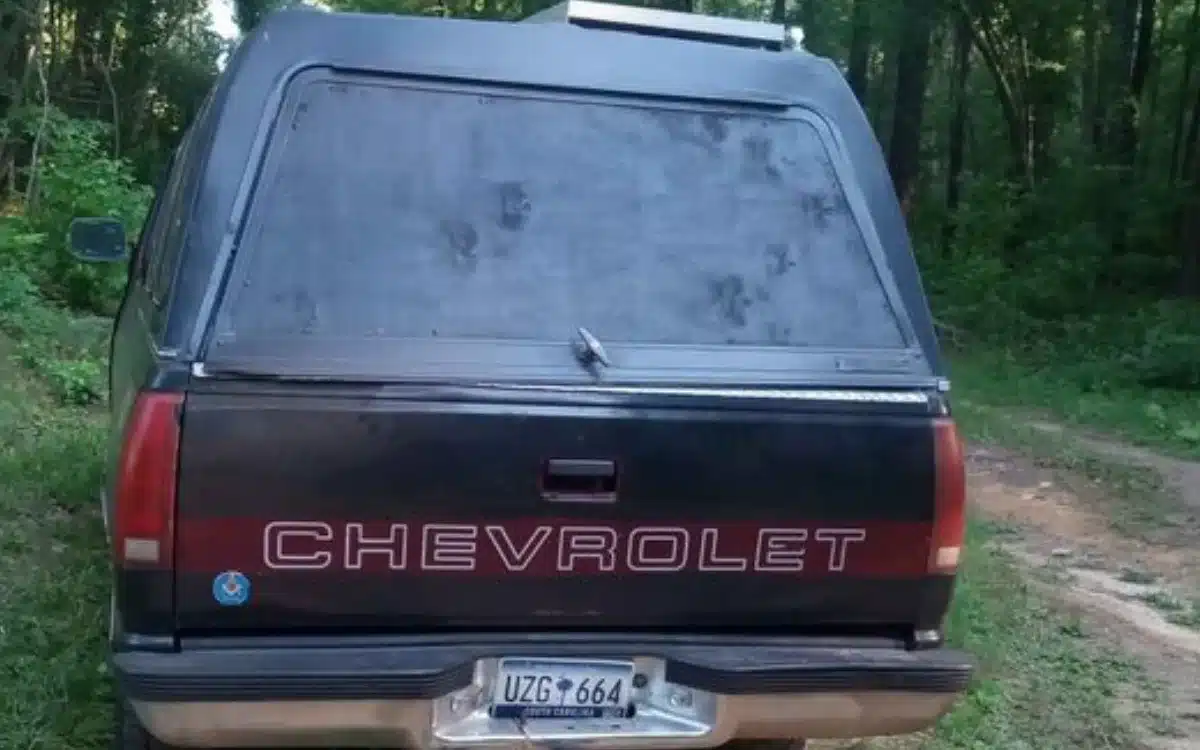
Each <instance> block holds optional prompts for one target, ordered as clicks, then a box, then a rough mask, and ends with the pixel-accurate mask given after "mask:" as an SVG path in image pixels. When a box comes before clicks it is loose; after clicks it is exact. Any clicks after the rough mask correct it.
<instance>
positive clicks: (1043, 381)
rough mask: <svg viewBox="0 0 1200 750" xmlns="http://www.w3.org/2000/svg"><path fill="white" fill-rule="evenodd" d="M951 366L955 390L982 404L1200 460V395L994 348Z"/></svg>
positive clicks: (956, 358)
mask: <svg viewBox="0 0 1200 750" xmlns="http://www.w3.org/2000/svg"><path fill="white" fill-rule="evenodd" d="M951 366H952V377H953V380H954V388H955V392H956V393H965V394H969V397H970V398H972V399H975V400H978V401H979V402H981V403H986V404H988V405H990V406H992V407H998V408H1016V409H1021V410H1024V411H1027V412H1028V411H1034V412H1042V413H1045V414H1048V415H1050V416H1051V417H1053V418H1054V419H1055V420H1057V421H1060V422H1063V423H1066V424H1069V425H1075V426H1079V427H1090V428H1094V429H1100V430H1104V431H1106V432H1110V433H1113V434H1115V435H1119V436H1121V437H1122V438H1124V439H1126V440H1128V441H1129V442H1132V443H1136V444H1139V445H1145V446H1148V447H1152V448H1155V449H1158V450H1161V451H1163V452H1165V453H1170V454H1172V455H1176V456H1179V457H1181V458H1195V459H1200V398H1196V394H1195V393H1194V392H1191V393H1189V392H1187V391H1173V390H1166V389H1147V388H1139V387H1136V386H1132V385H1127V384H1124V383H1123V382H1122V381H1121V380H1120V379H1119V378H1115V377H1114V378H1112V379H1111V380H1108V381H1105V380H1100V379H1087V380H1084V379H1081V378H1080V377H1078V374H1077V373H1076V371H1075V370H1074V369H1072V368H1071V367H1068V366H1065V365H1064V366H1061V367H1058V368H1041V369H1038V370H1033V369H1030V368H1027V367H1023V366H1021V365H1019V364H1016V363H1014V362H1012V361H1011V360H1010V359H1008V358H1007V357H1005V356H1003V355H1001V354H997V353H994V352H976V353H972V354H970V355H959V356H957V357H954V358H953V361H952V362H951ZM1084 383H1087V385H1086V386H1085V385H1084Z"/></svg>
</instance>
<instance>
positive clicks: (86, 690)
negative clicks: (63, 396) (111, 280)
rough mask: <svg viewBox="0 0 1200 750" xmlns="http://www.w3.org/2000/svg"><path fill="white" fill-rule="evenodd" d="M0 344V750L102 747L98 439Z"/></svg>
mask: <svg viewBox="0 0 1200 750" xmlns="http://www.w3.org/2000/svg"><path fill="white" fill-rule="evenodd" d="M7 343H8V342H7V340H6V339H0V434H3V435H4V436H5V439H4V441H3V448H0V519H3V520H2V521H0V611H3V612H4V615H3V622H2V626H0V679H2V680H3V683H4V697H3V699H2V700H0V747H3V748H5V749H6V750H24V749H25V748H38V749H39V750H42V749H45V750H58V749H59V748H61V749H62V750H91V749H92V748H96V750H99V749H100V748H104V747H107V746H108V743H109V742H110V740H109V739H108V736H107V733H108V732H109V731H110V711H109V708H108V706H109V688H108V681H107V679H106V676H105V666H104V633H105V623H106V621H107V611H106V610H107V607H106V604H107V598H108V583H107V572H106V571H107V567H106V556H105V544H104V537H103V529H102V525H101V521H100V516H99V512H98V503H97V501H96V490H97V488H98V487H99V486H100V482H101V456H102V455H103V450H104V443H103V435H104V433H103V430H102V428H101V425H100V423H99V422H98V420H97V417H96V415H95V414H94V413H92V412H89V411H87V410H84V409H80V408H66V407H62V406H59V405H58V404H57V402H56V401H55V400H52V399H51V398H50V397H49V396H48V394H47V392H46V391H45V389H44V388H43V387H41V385H40V384H35V383H32V382H30V380H29V378H28V377H27V376H26V375H25V373H23V372H21V371H20V370H19V369H18V368H16V367H14V366H13V364H12V362H13V359H14V356H13V355H14V354H15V352H14V351H12V350H11V348H10V347H7V346H4V345H5V344H7Z"/></svg>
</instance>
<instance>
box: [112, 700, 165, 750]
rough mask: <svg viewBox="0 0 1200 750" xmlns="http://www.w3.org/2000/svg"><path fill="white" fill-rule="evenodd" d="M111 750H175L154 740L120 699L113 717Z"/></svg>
mask: <svg viewBox="0 0 1200 750" xmlns="http://www.w3.org/2000/svg"><path fill="white" fill-rule="evenodd" d="M112 746H113V750H177V748H175V747H174V746H172V745H167V744H164V743H162V742H159V741H158V740H156V739H155V738H154V737H153V736H152V735H151V734H150V733H149V732H147V731H146V728H145V727H143V726H142V724H141V722H139V721H138V719H137V715H136V714H134V713H133V711H132V710H131V709H130V708H129V706H128V705H127V704H126V703H125V701H123V700H121V699H120V698H118V699H117V701H116V706H115V707H114V716H113V745H112Z"/></svg>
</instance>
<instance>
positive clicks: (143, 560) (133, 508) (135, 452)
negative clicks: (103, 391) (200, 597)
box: [113, 393, 183, 567]
mask: <svg viewBox="0 0 1200 750" xmlns="http://www.w3.org/2000/svg"><path fill="white" fill-rule="evenodd" d="M182 404H183V395H182V394H179V393H142V394H141V395H139V396H138V398H137V401H136V402H135V403H134V406H133V412H132V413H131V414H130V415H129V421H128V423H127V424H126V428H125V443H124V445H123V446H122V447H121V464H120V472H119V474H118V476H117V487H116V495H115V507H114V511H115V512H114V528H113V542H114V544H115V549H114V550H113V553H114V554H115V555H116V561H117V563H118V564H119V565H137V566H146V567H170V566H171V564H172V541H173V540H174V537H175V528H174V527H175V470H176V462H177V460H178V456H179V413H180V407H181V406H182Z"/></svg>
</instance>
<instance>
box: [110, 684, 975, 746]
mask: <svg viewBox="0 0 1200 750" xmlns="http://www.w3.org/2000/svg"><path fill="white" fill-rule="evenodd" d="M956 697H957V695H956V694H954V693H910V692H902V691H871V692H859V693H855V692H852V693H815V694H786V695H759V696H727V697H722V698H720V699H719V704H718V721H717V723H716V724H715V725H714V726H713V727H712V728H711V730H710V731H708V732H706V733H703V734H698V735H686V736H684V735H680V736H673V737H663V736H653V735H644V736H640V737H637V736H633V737H631V736H627V735H626V736H611V737H604V738H600V737H596V736H594V735H593V736H590V737H588V738H587V739H586V741H579V742H573V741H571V740H569V739H562V738H559V739H557V740H556V741H555V742H554V743H553V746H554V747H556V748H560V749H561V750H685V749H690V748H710V747H717V746H719V745H722V744H724V743H725V742H728V741H729V740H732V739H753V740H771V739H787V740H795V739H822V738H850V737H866V736H880V735H893V734H907V733H910V732H917V731H920V730H922V729H925V728H926V727H928V726H930V725H931V724H932V723H933V722H935V721H936V720H937V719H938V717H940V716H941V715H942V714H944V713H946V711H948V710H949V709H950V707H951V705H952V704H953V702H954V700H955V698H956ZM132 707H133V709H134V711H135V712H136V714H137V716H138V719H139V720H140V721H141V723H142V724H143V725H144V726H145V727H146V729H147V730H149V731H150V733H151V734H153V735H154V736H155V737H157V738H158V739H160V740H162V741H164V742H167V743H169V744H172V745H177V746H180V747H194V748H236V747H278V746H283V747H297V748H302V747H330V746H334V747H346V748H368V747H370V748H406V749H407V750H500V748H511V747H513V742H512V739H511V738H510V737H499V738H495V739H489V738H487V737H473V738H462V739H456V740H447V739H446V738H438V737H435V736H433V735H432V734H431V732H430V727H431V724H432V721H433V713H434V708H433V707H434V702H432V701H388V700H368V701H272V702H262V703H255V704H253V706H252V707H251V706H248V705H247V704H246V703H241V702H234V703H154V702H149V703H148V702H143V701H133V702H132ZM525 744H526V746H534V745H535V744H536V742H533V741H530V742H527V743H525Z"/></svg>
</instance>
